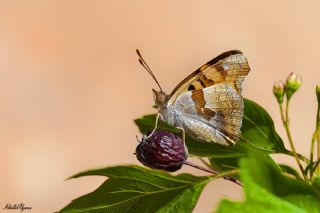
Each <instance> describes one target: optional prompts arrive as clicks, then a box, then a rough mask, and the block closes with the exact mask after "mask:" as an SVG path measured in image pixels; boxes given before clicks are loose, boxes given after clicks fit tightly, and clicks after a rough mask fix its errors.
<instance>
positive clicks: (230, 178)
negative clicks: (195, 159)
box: [184, 161, 242, 186]
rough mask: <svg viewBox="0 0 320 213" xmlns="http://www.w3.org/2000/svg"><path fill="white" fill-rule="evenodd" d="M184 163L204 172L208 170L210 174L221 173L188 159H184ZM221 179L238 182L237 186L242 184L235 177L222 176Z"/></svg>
mask: <svg viewBox="0 0 320 213" xmlns="http://www.w3.org/2000/svg"><path fill="white" fill-rule="evenodd" d="M184 164H185V165H188V166H191V167H193V168H196V169H199V170H202V171H205V172H208V173H211V174H214V175H219V174H221V173H219V172H218V171H215V170H212V169H207V168H205V167H202V166H199V165H197V164H194V163H192V162H190V161H185V162H184ZM222 178H223V179H225V180H228V181H231V182H233V183H235V184H238V185H239V186H242V184H241V182H240V181H239V180H236V179H235V178H233V177H230V176H222Z"/></svg>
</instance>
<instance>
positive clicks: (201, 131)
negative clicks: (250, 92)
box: [173, 83, 243, 145]
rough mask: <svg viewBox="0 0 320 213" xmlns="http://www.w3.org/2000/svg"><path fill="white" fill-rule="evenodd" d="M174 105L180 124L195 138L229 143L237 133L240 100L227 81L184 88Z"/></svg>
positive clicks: (238, 134)
mask: <svg viewBox="0 0 320 213" xmlns="http://www.w3.org/2000/svg"><path fill="white" fill-rule="evenodd" d="M173 106H174V108H175V110H176V111H177V113H178V115H179V116H180V121H181V125H182V126H183V128H184V129H185V130H186V131H187V132H188V133H189V134H190V135H191V136H193V137H195V138H197V139H201V140H204V141H208V142H216V143H221V144H225V145H228V144H231V143H234V142H235V141H236V140H237V139H238V138H239V137H240V134H241V132H240V128H241V124H242V117H243V100H242V98H241V96H240V95H239V94H238V92H237V91H236V90H235V88H233V86H231V85H230V84H228V83H219V84H216V85H213V86H210V87H206V88H204V89H201V90H194V91H188V92H184V93H182V94H181V95H179V96H178V98H177V100H176V101H175V104H174V105H173Z"/></svg>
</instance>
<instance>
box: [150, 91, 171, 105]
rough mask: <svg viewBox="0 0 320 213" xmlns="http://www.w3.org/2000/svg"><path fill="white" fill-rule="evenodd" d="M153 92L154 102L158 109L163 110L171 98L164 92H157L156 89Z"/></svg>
mask: <svg viewBox="0 0 320 213" xmlns="http://www.w3.org/2000/svg"><path fill="white" fill-rule="evenodd" d="M152 92H153V94H154V101H155V104H156V105H157V107H158V109H161V108H163V107H164V106H165V105H166V104H167V102H168V100H169V96H168V95H167V94H165V93H164V92H163V91H162V90H160V91H156V90H155V89H152Z"/></svg>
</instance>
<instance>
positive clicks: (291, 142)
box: [279, 99, 308, 181]
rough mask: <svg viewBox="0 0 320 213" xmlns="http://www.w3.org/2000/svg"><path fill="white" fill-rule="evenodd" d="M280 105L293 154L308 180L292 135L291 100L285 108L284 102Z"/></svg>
mask: <svg viewBox="0 0 320 213" xmlns="http://www.w3.org/2000/svg"><path fill="white" fill-rule="evenodd" d="M279 106H280V113H281V119H282V122H283V126H284V128H285V130H286V133H287V136H288V141H289V144H290V147H291V150H292V153H293V156H294V158H295V159H296V162H297V164H298V166H299V169H300V171H301V174H302V175H303V178H304V179H305V180H306V181H307V180H308V178H307V176H306V175H305V174H304V172H303V167H302V165H301V162H300V160H299V157H298V154H297V151H296V149H295V147H294V144H293V140H292V136H291V132H290V128H289V100H288V99H287V101H286V107H285V109H284V108H283V105H282V104H279ZM284 111H285V112H284Z"/></svg>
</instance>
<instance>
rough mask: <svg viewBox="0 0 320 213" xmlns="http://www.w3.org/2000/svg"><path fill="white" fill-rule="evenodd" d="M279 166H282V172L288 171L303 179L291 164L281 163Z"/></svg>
mask: <svg viewBox="0 0 320 213" xmlns="http://www.w3.org/2000/svg"><path fill="white" fill-rule="evenodd" d="M278 166H279V167H280V169H281V171H282V172H284V173H287V174H289V175H292V176H293V177H295V178H296V179H301V180H302V177H301V176H300V174H299V172H297V170H295V169H294V168H292V167H291V166H288V165H285V164H279V165H278Z"/></svg>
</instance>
